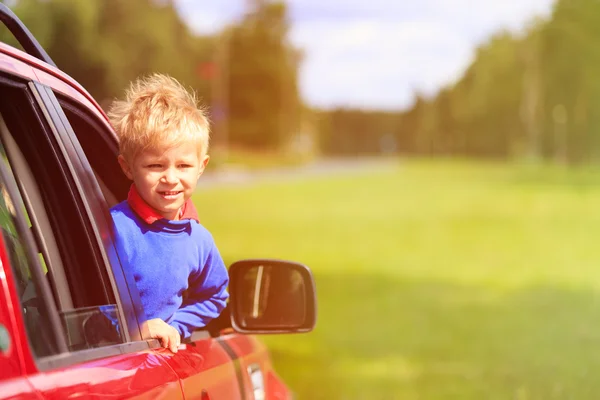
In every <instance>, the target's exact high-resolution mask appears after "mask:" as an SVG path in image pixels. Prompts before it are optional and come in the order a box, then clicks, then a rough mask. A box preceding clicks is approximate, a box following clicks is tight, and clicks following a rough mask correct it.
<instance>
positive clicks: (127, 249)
mask: <svg viewBox="0 0 600 400" xmlns="http://www.w3.org/2000/svg"><path fill="white" fill-rule="evenodd" d="M111 215H112V217H113V220H114V222H115V229H116V233H117V251H118V253H119V258H120V259H121V262H122V263H123V265H124V268H129V269H130V270H131V272H132V274H133V277H134V279H135V283H136V285H137V288H138V290H139V293H140V298H141V301H142V305H143V307H144V311H145V313H146V318H147V319H153V318H160V319H162V320H164V321H165V322H167V323H168V324H169V325H171V326H173V327H174V328H175V329H177V330H178V331H179V333H180V334H181V336H182V337H184V338H186V337H189V336H191V334H192V332H193V331H194V330H195V329H197V328H201V327H203V326H205V325H206V324H207V323H208V322H209V321H210V320H212V319H213V318H216V317H217V316H218V315H219V314H220V313H221V311H222V310H223V308H225V301H226V300H227V297H228V294H227V291H226V288H227V284H228V283H229V277H228V274H227V269H226V268H225V265H224V263H223V260H222V258H221V256H220V254H219V251H218V250H217V247H216V246H215V242H214V240H213V238H212V235H211V234H210V233H209V232H208V231H207V230H206V228H204V227H203V226H202V225H200V224H199V223H198V222H197V221H195V220H190V219H187V220H182V221H170V220H167V219H160V220H158V221H156V222H154V223H152V224H147V223H146V222H145V221H143V220H142V219H141V218H140V217H139V216H138V215H137V214H136V213H135V212H134V211H133V210H132V209H131V207H130V206H129V204H128V203H127V201H123V202H122V203H119V204H117V205H116V206H114V207H113V208H112V209H111Z"/></svg>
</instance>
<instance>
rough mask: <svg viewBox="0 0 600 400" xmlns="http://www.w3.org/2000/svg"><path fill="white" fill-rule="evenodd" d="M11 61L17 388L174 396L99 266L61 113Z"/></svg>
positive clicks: (0, 199) (6, 121)
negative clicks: (19, 373)
mask: <svg viewBox="0 0 600 400" xmlns="http://www.w3.org/2000/svg"><path fill="white" fill-rule="evenodd" d="M2 57H5V55H3V54H0V58H2ZM0 61H2V60H1V59H0ZM16 63H20V62H19V61H17V60H13V59H10V63H2V62H0V154H1V155H2V157H0V210H2V209H4V210H6V212H5V213H4V215H2V218H0V222H1V223H2V224H3V225H2V229H3V230H2V235H3V240H4V242H5V243H9V244H7V245H6V249H5V251H6V253H7V254H8V257H7V259H8V262H7V263H6V264H5V263H4V262H3V263H2V266H3V268H8V267H10V271H11V274H10V275H8V274H7V276H11V279H10V280H9V279H6V281H5V283H6V285H7V286H8V287H9V291H13V292H14V293H15V294H16V297H17V300H16V301H15V299H14V298H13V299H12V302H10V303H7V304H9V305H11V306H12V310H11V311H10V312H11V313H12V315H14V316H15V318H16V324H17V328H16V331H21V332H23V333H24V334H25V335H23V336H24V337H23V340H21V343H20V348H19V351H20V352H21V354H20V366H19V367H18V368H19V369H20V370H21V371H23V372H24V373H26V374H27V375H28V378H27V381H23V382H20V383H19V384H20V387H22V388H23V392H24V393H26V392H27V391H26V389H30V393H32V394H35V393H37V394H39V395H41V396H43V397H44V398H66V397H73V396H77V397H81V396H83V397H100V396H102V397H106V396H111V397H118V398H130V397H136V398H157V397H169V398H183V393H182V391H181V386H180V383H179V378H178V376H177V375H176V374H175V373H174V372H173V370H172V369H171V367H169V366H168V364H167V363H166V362H165V360H164V359H163V358H162V357H161V356H160V355H158V354H156V353H155V352H154V351H153V349H152V348H153V347H155V346H157V343H156V341H147V340H144V339H142V338H141V334H140V331H139V327H138V325H137V319H136V316H135V312H136V311H135V310H134V309H133V307H132V305H131V303H132V301H131V299H130V298H129V297H128V293H127V291H126V290H125V291H123V290H118V286H119V285H121V284H123V283H124V278H123V276H122V275H119V274H114V273H113V272H112V270H111V269H110V268H108V266H109V265H110V264H109V260H110V258H111V257H113V255H112V254H111V252H110V249H111V247H110V245H109V244H110V240H111V239H110V235H107V234H106V232H105V231H106V229H107V228H106V226H107V223H106V221H104V225H102V219H101V216H102V214H103V212H102V210H101V209H98V207H97V204H95V203H91V202H90V201H89V198H90V197H93V196H94V195H95V194H97V193H101V192H100V190H99V188H98V185H97V183H95V181H93V180H92V179H89V177H87V178H85V179H87V180H84V177H86V176H87V174H86V173H85V172H82V171H81V169H82V165H81V163H80V162H79V160H77V159H75V158H73V148H74V144H73V143H71V142H69V141H68V140H65V138H64V136H63V134H62V132H63V131H64V130H65V128H64V126H62V125H61V123H62V121H63V120H64V119H65V118H64V114H62V111H61V109H60V108H59V107H58V102H57V101H56V98H55V97H54V94H53V92H52V90H51V89H50V88H49V87H47V86H44V85H41V84H39V83H38V82H35V81H33V80H32V79H31V78H33V77H32V76H29V77H27V76H17V75H15V74H14V71H12V70H7V69H5V70H4V71H2V68H3V66H5V65H9V66H10V65H14V64H16ZM26 70H27V68H26V67H23V66H21V68H20V71H26ZM94 185H95V186H94ZM2 204H4V208H2V206H1V205H2ZM102 229H104V231H103V230H102ZM107 249H108V250H107ZM122 293H125V294H126V296H125V297H123V296H121V294H122ZM14 331H15V330H14V329H13V336H14ZM13 368H16V367H13ZM5 385H6V386H5ZM5 387H6V388H13V389H11V390H12V391H13V392H15V391H17V392H18V391H19V389H18V388H17V389H14V387H15V381H14V380H10V379H4V380H2V381H1V382H0V389H1V390H0V397H5V396H6V397H9V396H10V395H11V393H10V392H9V391H6V390H5Z"/></svg>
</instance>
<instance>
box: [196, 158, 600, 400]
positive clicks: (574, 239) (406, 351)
mask: <svg viewBox="0 0 600 400" xmlns="http://www.w3.org/2000/svg"><path fill="white" fill-rule="evenodd" d="M195 201H196V202H197V205H198V207H199V211H200V215H201V218H202V220H203V222H204V224H205V225H206V226H207V227H208V228H209V229H210V230H211V231H212V232H213V234H214V236H215V239H216V241H217V243H218V245H219V247H220V249H221V251H222V253H223V255H224V257H225V259H226V262H227V263H231V262H233V261H235V260H237V259H242V258H251V257H275V258H284V259H290V260H296V261H300V262H303V263H305V264H307V265H309V266H310V267H311V268H312V270H313V272H314V274H315V279H316V284H317V290H318V298H319V318H318V322H317V327H316V329H315V330H314V332H312V333H310V334H304V335H281V336H264V337H263V338H264V340H265V341H266V342H267V343H268V344H269V346H270V347H271V349H272V355H273V360H274V363H275V365H276V368H277V369H278V371H279V373H280V375H281V376H282V377H283V378H284V379H285V380H286V381H287V382H288V383H289V384H290V386H291V387H292V389H293V390H294V391H295V393H296V394H297V396H298V399H518V400H523V399H595V398H600V380H599V379H598V375H599V374H600V297H599V296H598V293H600V243H599V242H600V171H597V170H590V169H585V170H584V169H579V170H574V171H566V170H563V169H560V168H551V167H544V168H532V167H526V166H516V165H513V166H507V165H502V164H494V163H474V162H459V161H437V162H432V161H429V162H425V161H411V162H402V163H401V162H398V165H397V167H393V168H388V169H386V170H382V171H378V172H375V171H370V172H364V173H353V174H346V175H344V174H341V175H334V176H329V177H327V176H323V177H314V176H313V177H310V178H306V179H293V180H289V181H287V182H286V181H285V180H281V181H272V182H263V183H257V184H253V185H244V186H237V187H234V186H231V187H227V186H224V187H214V188H206V189H203V190H202V192H199V193H198V195H197V196H196V197H195Z"/></svg>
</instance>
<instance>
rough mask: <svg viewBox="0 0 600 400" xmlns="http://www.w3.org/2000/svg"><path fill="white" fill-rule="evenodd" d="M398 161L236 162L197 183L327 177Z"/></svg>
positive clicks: (393, 164)
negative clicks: (263, 165) (269, 165)
mask: <svg viewBox="0 0 600 400" xmlns="http://www.w3.org/2000/svg"><path fill="white" fill-rule="evenodd" d="M399 163H400V160H399V159H398V158H358V159H356V158H355V159H325V160H318V161H315V162H311V163H308V164H305V165H301V166H295V167H279V168H276V169H267V170H249V169H245V168H243V167H239V166H236V165H231V166H228V167H226V168H223V169H220V170H217V171H211V172H207V173H205V174H204V175H202V177H201V178H200V180H199V181H198V187H199V188H203V187H211V186H228V185H240V184H253V183H259V182H265V181H267V182H268V181H271V182H272V181H283V180H288V179H301V178H307V177H318V176H322V177H326V176H332V175H340V174H356V173H363V172H372V171H383V170H391V169H393V168H396V167H397V166H398V165H399Z"/></svg>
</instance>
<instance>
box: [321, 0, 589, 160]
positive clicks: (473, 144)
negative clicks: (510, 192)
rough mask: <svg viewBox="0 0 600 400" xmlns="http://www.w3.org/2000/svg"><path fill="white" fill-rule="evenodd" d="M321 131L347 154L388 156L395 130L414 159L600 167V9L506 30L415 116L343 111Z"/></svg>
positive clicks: (580, 6) (565, 1)
mask: <svg viewBox="0 0 600 400" xmlns="http://www.w3.org/2000/svg"><path fill="white" fill-rule="evenodd" d="M350 121H353V122H350ZM321 125H322V129H321V130H322V132H324V133H325V137H326V138H336V139H335V140H340V141H341V142H340V143H341V146H339V147H337V148H335V151H337V152H342V153H347V154H360V153H370V152H380V151H382V150H384V149H385V146H382V145H381V137H382V135H385V134H386V133H389V132H393V137H394V141H393V145H394V149H395V151H397V152H399V153H401V154H406V155H426V156H446V155H456V156H469V157H488V158H502V159H525V160H530V161H550V162H556V163H563V164H578V163H590V162H598V161H600V2H598V1H596V0H558V1H556V2H555V4H554V5H553V9H552V12H551V15H550V16H549V17H548V18H546V19H539V18H538V19H536V20H534V21H531V23H530V25H529V27H528V28H527V29H526V32H525V33H524V34H519V35H517V34H512V33H509V32H505V31H503V32H498V33H496V34H495V35H494V36H493V37H491V38H489V40H487V41H486V42H485V43H483V44H481V45H480V46H479V48H478V49H477V50H476V53H475V57H474V60H473V62H472V63H471V64H470V65H469V67H468V68H467V69H466V70H465V71H464V73H463V74H462V76H461V77H460V79H458V81H457V82H454V83H453V84H451V85H448V86H447V87H444V88H442V89H441V90H439V91H438V92H437V93H436V94H435V95H434V96H431V97H426V96H423V95H420V94H418V93H417V94H415V95H414V101H413V104H412V106H411V107H409V109H407V110H403V111H398V112H390V113H380V112H367V111H364V110H343V109H337V110H332V111H328V112H326V113H324V114H323V116H322V118H321ZM365 136H370V137H371V140H366V139H365ZM329 140H330V139H327V141H329ZM365 143H368V144H365ZM332 149H333V147H332Z"/></svg>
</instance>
